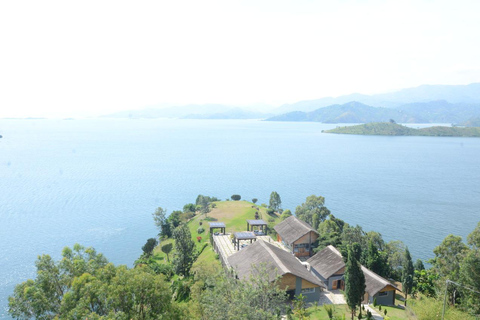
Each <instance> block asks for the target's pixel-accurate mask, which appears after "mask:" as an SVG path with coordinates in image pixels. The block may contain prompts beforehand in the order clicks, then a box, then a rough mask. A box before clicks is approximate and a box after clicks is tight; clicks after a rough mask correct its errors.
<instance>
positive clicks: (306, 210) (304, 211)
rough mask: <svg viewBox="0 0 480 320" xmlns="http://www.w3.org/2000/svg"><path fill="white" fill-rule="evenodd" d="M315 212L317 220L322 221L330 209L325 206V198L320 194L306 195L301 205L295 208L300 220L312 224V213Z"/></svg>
mask: <svg viewBox="0 0 480 320" xmlns="http://www.w3.org/2000/svg"><path fill="white" fill-rule="evenodd" d="M314 214H317V215H318V219H319V221H324V220H325V219H326V218H327V217H328V216H329V215H330V210H328V209H327V207H325V198H324V197H322V196H315V195H311V196H308V197H307V199H306V201H305V202H304V203H302V205H300V206H297V208H295V215H296V216H297V218H299V219H300V220H303V221H305V222H306V223H308V224H310V225H313V215H314Z"/></svg>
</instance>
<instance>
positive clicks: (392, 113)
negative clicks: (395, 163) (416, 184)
mask: <svg viewBox="0 0 480 320" xmlns="http://www.w3.org/2000/svg"><path fill="white" fill-rule="evenodd" d="M478 116H480V103H479V104H477V105H473V104H464V103H456V104H452V103H449V102H447V101H443V100H440V101H430V102H425V103H423V102H420V103H410V104H406V105H401V106H399V107H397V108H381V107H372V106H368V105H365V104H362V103H360V102H355V101H354V102H349V103H345V104H342V105H340V104H335V105H331V106H328V107H324V108H319V109H317V110H314V111H311V112H302V111H293V112H289V113H285V114H282V115H278V116H274V117H271V118H268V119H267V121H317V122H324V123H368V122H384V121H389V120H390V119H392V120H394V121H395V122H399V123H453V124H461V123H463V122H465V121H467V120H469V119H471V118H473V117H478Z"/></svg>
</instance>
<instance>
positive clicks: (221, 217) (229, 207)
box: [153, 201, 280, 267]
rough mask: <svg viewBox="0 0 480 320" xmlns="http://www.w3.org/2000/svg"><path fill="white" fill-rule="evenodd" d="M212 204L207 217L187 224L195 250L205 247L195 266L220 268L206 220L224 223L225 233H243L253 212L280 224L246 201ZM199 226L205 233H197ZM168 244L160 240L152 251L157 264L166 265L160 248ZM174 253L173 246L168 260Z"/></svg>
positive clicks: (278, 218)
mask: <svg viewBox="0 0 480 320" xmlns="http://www.w3.org/2000/svg"><path fill="white" fill-rule="evenodd" d="M214 203H215V208H213V209H212V211H210V212H209V213H208V214H207V215H203V214H198V215H196V216H195V217H194V218H192V219H191V220H190V221H189V222H188V223H187V226H188V228H189V229H190V233H191V234H192V240H193V241H194V242H195V246H196V248H197V250H198V251H201V250H202V249H203V248H204V246H206V247H205V248H204V249H203V251H202V253H201V254H200V256H199V257H198V259H197V261H196V262H195V264H201V263H208V264H213V265H215V267H217V266H218V267H220V266H221V265H220V262H219V260H217V259H216V254H215V252H214V251H213V248H212V246H211V244H210V229H209V221H208V220H212V221H219V222H224V223H225V225H226V227H227V228H226V232H227V233H231V232H237V231H245V230H246V229H247V222H246V220H253V219H255V212H257V211H258V212H259V215H260V219H263V220H265V222H267V223H268V222H269V220H270V223H271V224H277V223H278V222H280V217H279V216H278V215H276V214H275V215H274V216H271V215H268V214H267V209H266V208H264V207H261V206H256V205H254V204H253V203H251V202H248V201H218V202H214ZM205 219H207V220H205ZM200 223H202V225H200ZM200 226H201V227H203V228H204V229H205V231H204V232H202V233H198V228H199V227H200ZM215 231H218V230H215ZM197 237H200V238H197ZM169 242H173V239H166V240H162V241H161V243H160V245H158V246H157V247H156V248H155V249H154V251H153V254H154V259H155V260H157V262H158V263H167V257H166V255H165V254H164V253H163V252H162V250H161V246H162V245H164V244H166V243H169ZM174 251H175V246H174V248H173V250H172V252H171V253H170V254H169V258H170V260H171V259H172V257H173V254H174Z"/></svg>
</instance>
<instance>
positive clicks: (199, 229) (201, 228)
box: [197, 227, 205, 234]
mask: <svg viewBox="0 0 480 320" xmlns="http://www.w3.org/2000/svg"><path fill="white" fill-rule="evenodd" d="M204 231H205V229H204V228H203V227H198V229H197V233H198V234H200V233H203V232H204Z"/></svg>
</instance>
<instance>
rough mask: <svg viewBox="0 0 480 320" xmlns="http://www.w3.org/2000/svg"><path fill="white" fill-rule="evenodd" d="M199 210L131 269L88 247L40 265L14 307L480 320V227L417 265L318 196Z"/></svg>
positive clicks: (150, 315)
mask: <svg viewBox="0 0 480 320" xmlns="http://www.w3.org/2000/svg"><path fill="white" fill-rule="evenodd" d="M257 202H258V200H257V199H252V200H251V201H245V200H241V196H240V195H238V194H234V195H232V196H231V198H230V199H226V200H225V201H221V200H220V199H218V198H216V197H210V196H203V195H199V196H198V197H197V199H196V201H195V203H188V204H186V205H185V206H184V207H183V209H182V210H175V211H173V212H170V213H168V212H167V211H166V210H164V209H163V208H161V207H159V208H157V209H156V210H155V211H154V212H153V214H152V216H153V221H154V223H155V225H156V226H157V227H158V231H159V234H158V236H157V237H152V238H149V239H147V241H146V243H145V245H144V246H143V247H142V248H141V249H142V252H143V253H142V254H141V255H140V257H139V258H138V259H137V260H136V261H135V263H134V267H133V268H128V267H126V266H124V265H120V266H115V265H113V264H112V263H110V262H108V260H107V259H106V257H104V256H103V255H102V254H101V253H97V252H96V250H95V249H93V248H85V247H83V246H81V245H79V244H76V245H75V246H74V247H73V248H69V247H66V248H64V249H63V251H62V258H61V259H60V260H58V261H54V260H53V259H52V257H50V256H49V255H41V256H39V257H38V260H37V261H36V264H35V265H36V268H37V277H36V278H35V279H31V280H27V281H25V282H22V283H20V284H18V285H17V286H16V287H15V290H14V292H13V294H12V295H11V296H10V297H9V310H8V312H9V314H10V316H12V317H13V318H15V319H125V320H127V319H319V320H327V319H337V320H341V319H385V320H389V319H390V320H403V319H412V320H413V319H418V320H427V319H442V312H445V319H453V320H456V319H462V320H464V319H467V320H470V319H472V320H473V319H478V315H479V314H480V293H479V292H480V222H479V223H478V225H477V226H476V227H475V228H474V230H473V231H472V233H471V234H470V235H469V236H468V237H467V242H466V243H464V242H463V240H462V238H461V237H459V236H455V235H449V236H447V237H446V238H445V239H444V240H443V241H442V243H440V244H439V245H438V246H437V247H436V248H435V249H434V254H435V258H433V259H431V260H428V261H426V262H428V263H429V264H430V266H431V267H430V268H426V267H425V266H424V263H423V261H422V260H420V259H418V260H417V261H415V262H413V261H412V258H411V255H410V252H409V250H408V248H407V247H406V246H405V244H404V243H403V242H402V241H400V240H393V241H389V242H386V241H384V240H383V238H382V235H381V234H380V233H378V232H376V231H365V230H363V229H362V227H360V226H358V225H356V226H353V225H349V224H348V223H347V222H345V221H343V220H341V219H338V218H336V217H335V216H334V215H333V214H332V213H331V212H330V210H329V209H328V208H327V207H326V205H325V198H324V197H322V196H315V195H311V196H309V197H307V198H306V200H305V202H304V203H302V204H300V205H298V206H297V207H296V208H295V210H294V214H293V213H292V211H291V210H289V209H285V210H283V209H282V206H281V198H280V195H279V194H278V193H277V192H275V191H274V192H272V193H271V195H270V199H269V202H268V204H260V205H259V204H257Z"/></svg>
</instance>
